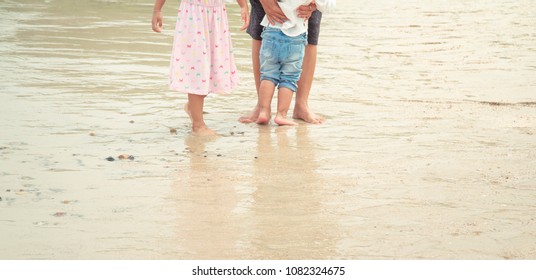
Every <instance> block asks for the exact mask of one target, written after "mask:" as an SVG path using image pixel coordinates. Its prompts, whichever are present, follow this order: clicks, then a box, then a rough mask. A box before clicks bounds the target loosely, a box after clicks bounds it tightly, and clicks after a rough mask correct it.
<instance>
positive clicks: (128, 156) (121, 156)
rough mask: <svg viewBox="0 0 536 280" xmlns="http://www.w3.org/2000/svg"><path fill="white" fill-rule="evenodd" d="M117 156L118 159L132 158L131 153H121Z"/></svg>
mask: <svg viewBox="0 0 536 280" xmlns="http://www.w3.org/2000/svg"><path fill="white" fill-rule="evenodd" d="M118 158H119V159H130V160H134V156H133V155H125V154H122V155H119V156H118Z"/></svg>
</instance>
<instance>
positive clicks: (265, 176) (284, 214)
mask: <svg viewBox="0 0 536 280" xmlns="http://www.w3.org/2000/svg"><path fill="white" fill-rule="evenodd" d="M314 145H315V142H314V140H312V139H311V138H310V137H309V135H308V126H307V125H300V126H298V127H297V128H289V127H277V128H276V129H275V131H272V128H270V127H260V128H259V135H258V142H257V157H258V158H257V160H255V162H254V171H253V179H252V183H253V185H254V186H255V189H256V191H255V193H253V198H254V201H255V204H254V206H253V207H252V212H253V213H252V215H251V219H252V220H254V221H255V229H254V235H255V238H254V244H255V246H253V249H254V250H253V252H252V254H253V257H254V258H266V259H322V258H330V257H333V256H334V254H335V252H334V245H335V242H336V241H335V238H334V236H333V231H335V230H336V228H335V227H334V224H333V221H332V220H330V219H329V218H328V216H327V215H326V214H327V213H326V211H325V210H326V209H325V206H324V201H323V199H324V198H323V196H322V194H323V191H324V190H323V187H324V182H323V180H322V178H321V177H320V176H319V175H318V174H317V172H316V169H317V167H318V163H317V159H316V157H315V149H314V148H313V147H314Z"/></svg>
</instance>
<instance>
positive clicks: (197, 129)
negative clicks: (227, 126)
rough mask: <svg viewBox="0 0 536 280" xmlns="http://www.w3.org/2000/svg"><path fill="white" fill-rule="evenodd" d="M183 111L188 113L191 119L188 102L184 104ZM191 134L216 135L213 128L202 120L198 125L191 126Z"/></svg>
mask: <svg viewBox="0 0 536 280" xmlns="http://www.w3.org/2000/svg"><path fill="white" fill-rule="evenodd" d="M184 112H186V114H188V117H190V120H192V113H191V112H190V107H188V102H186V104H184ZM192 135H193V136H216V135H218V134H217V133H216V132H215V131H214V130H212V129H210V128H208V127H207V126H206V125H205V124H204V122H202V125H199V126H192Z"/></svg>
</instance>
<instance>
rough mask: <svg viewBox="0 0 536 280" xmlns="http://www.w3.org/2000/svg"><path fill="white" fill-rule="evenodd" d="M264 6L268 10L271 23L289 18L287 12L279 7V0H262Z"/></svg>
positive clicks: (267, 13) (282, 21)
mask: <svg viewBox="0 0 536 280" xmlns="http://www.w3.org/2000/svg"><path fill="white" fill-rule="evenodd" d="M260 2H261V5H262V8H263V9H264V11H265V12H266V16H267V17H268V21H269V22H270V24H275V23H276V22H279V23H284V22H285V21H287V20H288V18H287V16H285V13H283V11H282V10H281V8H279V5H278V4H277V0H260Z"/></svg>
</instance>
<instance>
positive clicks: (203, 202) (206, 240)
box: [173, 136, 241, 259]
mask: <svg viewBox="0 0 536 280" xmlns="http://www.w3.org/2000/svg"><path fill="white" fill-rule="evenodd" d="M217 139H218V138H217V137H195V136H187V137H186V139H185V144H186V147H187V148H186V151H187V153H188V157H189V158H190V162H189V164H188V166H186V169H185V170H183V171H180V172H179V174H178V175H177V176H179V177H180V179H178V180H177V181H176V183H175V184H174V185H173V196H174V197H175V203H176V207H177V211H176V213H173V215H174V216H175V217H176V219H177V225H176V227H177V229H176V233H177V241H178V242H177V243H178V244H177V250H178V253H179V254H180V255H183V256H184V257H186V258H192V259H222V258H233V257H235V256H237V255H238V254H237V246H236V244H237V242H238V241H239V239H240V232H241V230H240V228H239V226H240V223H239V221H238V220H237V219H236V217H235V216H234V215H233V209H234V208H235V207H236V205H237V200H238V198H237V194H236V192H235V190H234V185H233V184H232V181H233V180H232V178H233V171H232V170H229V169H228V168H227V167H226V164H225V160H224V159H222V157H221V155H219V156H218V155H213V154H208V153H207V151H206V150H205V146H206V145H207V144H209V143H211V142H214V141H216V140H217Z"/></svg>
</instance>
